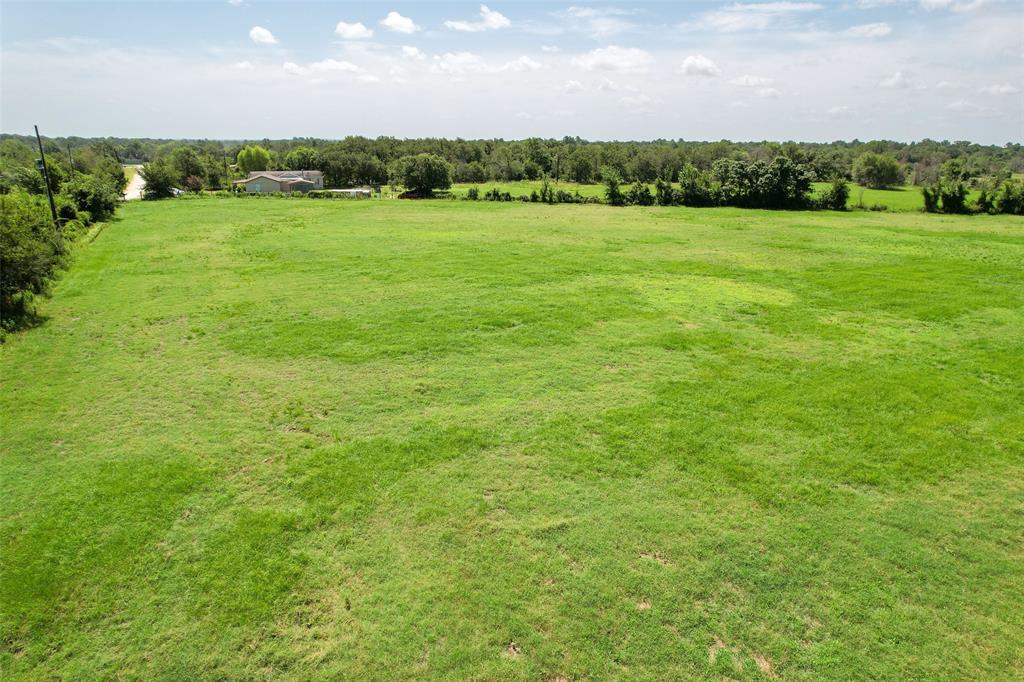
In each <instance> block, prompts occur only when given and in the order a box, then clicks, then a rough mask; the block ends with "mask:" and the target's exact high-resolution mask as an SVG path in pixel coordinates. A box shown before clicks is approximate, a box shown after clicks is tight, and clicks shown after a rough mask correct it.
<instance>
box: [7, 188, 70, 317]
mask: <svg viewBox="0 0 1024 682" xmlns="http://www.w3.org/2000/svg"><path fill="white" fill-rule="evenodd" d="M63 256H64V240H63V237H62V236H61V233H60V231H58V229H57V228H56V227H55V226H54V224H53V222H52V219H51V216H50V209H49V207H48V206H47V204H46V202H45V200H43V199H42V198H41V197H37V196H32V195H30V194H28V193H27V192H25V191H23V190H20V189H16V190H13V191H11V192H10V193H8V194H5V195H2V196H0V319H2V324H3V329H4V330H5V331H10V330H11V329H14V328H16V327H17V326H18V325H19V323H20V322H21V321H22V319H23V317H24V315H25V314H26V313H27V312H29V310H30V305H31V302H32V298H33V296H35V295H36V294H41V293H44V292H45V291H46V289H47V287H48V285H49V282H50V279H51V278H52V277H53V274H54V272H55V271H56V269H57V268H58V267H60V266H61V264H62V262H63Z"/></svg>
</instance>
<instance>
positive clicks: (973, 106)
mask: <svg viewBox="0 0 1024 682" xmlns="http://www.w3.org/2000/svg"><path fill="white" fill-rule="evenodd" d="M946 108H947V109H949V110H950V111H955V112H957V113H958V114H971V115H978V114H982V115H987V114H992V113H993V112H992V110H991V109H989V108H988V107H986V106H982V105H981V104H978V103H977V102H972V101H970V100H966V99H958V100H956V101H955V102H950V103H949V104H947V105H946Z"/></svg>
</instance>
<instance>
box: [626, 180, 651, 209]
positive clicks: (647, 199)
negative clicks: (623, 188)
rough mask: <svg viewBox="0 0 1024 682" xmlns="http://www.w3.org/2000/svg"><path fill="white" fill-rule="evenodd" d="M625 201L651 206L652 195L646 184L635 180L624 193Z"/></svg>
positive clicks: (634, 204) (636, 204)
mask: <svg viewBox="0 0 1024 682" xmlns="http://www.w3.org/2000/svg"><path fill="white" fill-rule="evenodd" d="M626 203H627V204H629V205H631V206H653V205H654V195H652V194H651V190H650V188H649V187H648V186H647V185H646V184H644V183H643V182H640V181H639V180H637V181H636V182H635V183H633V186H632V187H630V188H629V192H627V193H626Z"/></svg>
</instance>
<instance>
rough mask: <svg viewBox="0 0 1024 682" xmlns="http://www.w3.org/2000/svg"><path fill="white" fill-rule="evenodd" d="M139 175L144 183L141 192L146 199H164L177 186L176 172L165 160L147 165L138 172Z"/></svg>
mask: <svg viewBox="0 0 1024 682" xmlns="http://www.w3.org/2000/svg"><path fill="white" fill-rule="evenodd" d="M139 174H140V175H141V176H142V179H143V180H145V181H146V187H145V189H144V190H143V192H144V197H145V198H146V199H166V198H167V197H169V196H171V195H172V194H173V190H174V188H175V187H176V186H177V184H178V176H177V172H176V171H175V170H174V167H173V166H171V164H170V162H169V161H167V160H166V159H161V160H159V161H153V162H152V163H147V164H146V165H144V166H143V167H142V168H141V169H140V170H139Z"/></svg>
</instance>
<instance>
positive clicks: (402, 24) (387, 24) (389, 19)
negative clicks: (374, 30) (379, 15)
mask: <svg viewBox="0 0 1024 682" xmlns="http://www.w3.org/2000/svg"><path fill="white" fill-rule="evenodd" d="M380 25H381V26H383V27H384V28H386V29H388V30H390V31H394V32H396V33H415V32H416V31H419V30H420V27H419V26H417V25H416V22H414V21H413V20H412V19H410V18H409V17H403V16H402V15H401V14H399V13H398V12H395V11H394V10H392V11H390V12H388V15H387V16H386V17H384V18H383V19H381V20H380Z"/></svg>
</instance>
